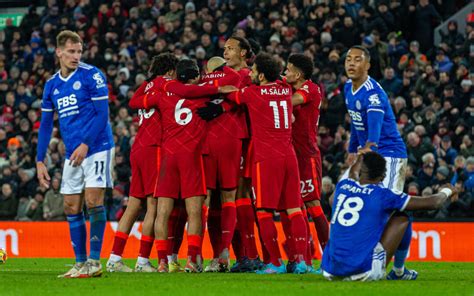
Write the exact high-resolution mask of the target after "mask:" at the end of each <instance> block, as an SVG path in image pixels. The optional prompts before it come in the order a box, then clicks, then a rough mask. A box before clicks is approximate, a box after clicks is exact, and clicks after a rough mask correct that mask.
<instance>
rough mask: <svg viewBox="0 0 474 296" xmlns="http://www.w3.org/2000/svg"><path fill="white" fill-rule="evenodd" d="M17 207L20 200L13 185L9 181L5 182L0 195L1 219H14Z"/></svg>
mask: <svg viewBox="0 0 474 296" xmlns="http://www.w3.org/2000/svg"><path fill="white" fill-rule="evenodd" d="M17 207H18V201H17V199H16V198H15V196H14V193H13V189H12V186H11V185H10V184H8V183H5V184H3V185H2V194H1V195H0V221H8V220H13V219H14V218H15V216H16V210H17Z"/></svg>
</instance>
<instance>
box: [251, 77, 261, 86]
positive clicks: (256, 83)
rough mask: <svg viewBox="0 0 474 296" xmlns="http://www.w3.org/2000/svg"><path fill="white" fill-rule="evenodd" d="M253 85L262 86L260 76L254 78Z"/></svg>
mask: <svg viewBox="0 0 474 296" xmlns="http://www.w3.org/2000/svg"><path fill="white" fill-rule="evenodd" d="M252 83H253V84H255V85H260V79H259V78H258V75H257V76H256V77H255V78H253V77H252Z"/></svg>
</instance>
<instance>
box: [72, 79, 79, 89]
mask: <svg viewBox="0 0 474 296" xmlns="http://www.w3.org/2000/svg"><path fill="white" fill-rule="evenodd" d="M72 88H73V89H74V90H79V89H80V88H81V82H80V81H76V82H74V84H73V85H72Z"/></svg>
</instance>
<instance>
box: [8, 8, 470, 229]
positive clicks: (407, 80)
mask: <svg viewBox="0 0 474 296" xmlns="http://www.w3.org/2000/svg"><path fill="white" fill-rule="evenodd" d="M432 2H433V3H431V4H430V3H429V1H428V0H419V1H415V0H412V1H410V0H406V1H403V0H390V1H388V0H378V1H377V0H376V1H368V0H345V1H344V0H340V1H322V0H319V1H309V0H304V1H276V0H268V1H219V0H209V1H195V3H193V2H191V1H190V2H185V1H164V0H161V1H159V0H157V1H148V0H138V1H118V0H117V1H97V0H66V1H59V0H58V1H55V0H49V1H47V3H44V5H45V6H46V8H45V9H44V10H43V12H42V13H41V14H39V13H38V12H37V8H36V7H30V9H29V11H28V13H27V14H26V15H25V17H24V18H23V20H22V22H21V24H20V26H19V27H15V26H13V24H12V21H11V20H7V23H6V27H5V29H4V30H3V31H0V107H1V115H0V168H1V170H0V176H1V179H0V184H1V193H0V220H18V221H31V220H32V221H38V220H47V221H59V220H65V215H64V212H63V205H62V196H61V194H59V184H60V180H61V171H62V170H61V167H62V165H63V161H64V157H65V148H64V144H63V143H62V141H61V137H60V134H59V131H58V129H57V128H55V130H54V132H53V138H52V140H51V142H50V144H49V150H48V154H47V165H48V169H49V170H50V173H51V175H52V176H53V182H52V188H51V189H50V190H48V191H46V190H45V189H44V188H41V187H39V185H38V182H37V179H36V172H35V157H36V144H37V141H38V134H37V132H38V129H39V120H40V116H41V112H40V102H41V96H42V91H43V86H44V84H45V82H46V80H47V79H48V78H49V77H50V76H51V75H52V74H54V73H55V72H56V71H57V62H56V60H55V36H56V35H57V33H58V32H59V31H61V30H64V29H69V30H74V31H77V32H78V33H79V35H80V36H81V37H82V38H83V39H84V40H85V42H86V44H85V48H84V54H83V61H84V62H86V63H90V64H92V65H95V66H97V67H98V68H100V69H101V70H102V71H103V73H105V74H106V76H107V79H108V87H109V93H110V98H109V102H110V111H111V122H112V125H113V131H114V137H115V143H116V159H115V161H116V164H115V180H116V184H115V186H114V188H113V190H112V191H111V192H108V196H107V201H106V204H107V215H108V219H109V220H112V221H115V220H119V219H120V217H121V215H122V214H123V211H124V208H125V207H126V205H127V195H128V186H129V179H130V164H129V153H130V148H131V144H132V143H133V139H134V136H135V134H136V131H137V127H138V118H137V116H136V114H135V113H134V112H132V111H131V110H130V109H129V108H128V101H129V99H130V98H131V97H132V95H133V93H134V90H135V89H136V88H137V87H138V86H139V85H140V84H141V83H142V82H143V81H144V80H145V79H146V78H147V73H146V70H147V69H148V66H149V62H150V60H151V58H152V57H153V56H155V55H157V54H159V53H162V52H167V51H170V52H172V53H174V54H175V55H176V56H178V57H179V58H184V57H189V58H193V59H196V60H197V61H198V64H199V65H200V67H205V65H206V61H207V59H209V58H210V57H212V56H216V55H219V56H222V54H223V46H224V43H225V40H226V39H227V38H228V37H230V36H231V35H233V34H235V35H238V36H241V37H246V38H249V39H253V40H254V41H255V42H254V43H255V44H258V45H260V47H261V50H264V51H267V52H269V53H272V54H273V55H274V56H275V57H277V58H278V59H280V60H281V62H282V64H284V63H285V61H286V60H287V57H288V56H289V55H290V54H291V53H305V54H307V55H310V56H311V57H313V58H314V61H315V66H316V68H315V69H316V70H315V72H314V73H313V78H312V79H313V80H314V81H315V82H317V83H318V84H319V85H320V86H321V88H322V90H323V91H324V94H325V100H324V102H323V104H322V107H321V119H320V122H319V124H320V126H319V141H320V142H319V144H320V149H321V152H322V157H323V176H325V177H324V178H323V186H322V193H323V197H322V202H323V206H324V210H325V213H326V215H329V214H330V208H329V206H328V203H327V197H328V196H330V194H331V193H332V191H333V190H334V186H335V185H334V184H335V183H336V182H337V178H338V176H339V175H340V173H341V171H342V170H344V169H345V168H346V166H345V163H344V162H345V159H346V157H347V146H348V139H349V131H350V128H349V123H350V118H349V117H348V115H347V112H345V108H346V107H345V102H344V93H343V85H344V83H345V82H346V81H347V77H346V75H345V73H344V68H343V65H344V54H345V52H346V50H347V48H349V47H350V46H352V45H354V44H362V45H363V46H364V47H366V48H367V49H368V50H369V51H370V53H371V58H372V60H371V68H370V75H371V76H372V77H373V78H375V79H377V80H378V81H379V82H380V84H381V85H382V87H383V88H384V89H385V91H386V92H387V93H388V94H389V96H390V100H391V102H392V106H393V110H394V113H395V115H396V117H397V123H398V128H399V131H400V133H401V134H402V137H403V138H404V140H405V141H406V143H407V147H408V148H407V149H408V155H409V159H408V161H409V166H408V169H407V172H406V176H407V181H406V188H405V191H406V192H408V193H409V194H414V195H429V194H431V193H432V192H433V191H436V189H437V188H438V187H439V186H440V184H443V183H446V181H447V180H448V181H449V180H450V182H451V183H452V184H453V185H455V186H456V187H457V189H458V190H459V191H460V192H461V195H460V198H459V200H458V201H457V202H455V203H452V204H450V205H449V206H446V207H444V208H442V209H441V210H437V211H434V212H429V213H428V214H426V213H425V214H423V215H424V216H423V218H438V219H444V218H452V217H460V218H462V217H473V216H474V145H473V130H474V129H473V127H474V95H473V91H472V90H473V89H474V87H473V86H472V84H473V83H474V68H473V66H472V65H474V63H473V61H474V17H468V19H467V20H466V29H465V32H458V29H457V27H458V24H457V23H456V22H454V21H452V22H450V23H449V25H448V30H447V31H445V32H443V34H442V41H441V43H440V44H439V45H438V46H436V47H435V46H434V41H433V29H434V28H435V26H436V25H437V24H439V23H440V22H441V21H443V20H444V19H447V18H448V17H449V16H451V15H452V14H453V13H455V12H456V11H457V10H458V9H459V8H460V7H462V6H463V5H465V4H466V3H467V2H468V1H432ZM369 3H370V4H369ZM415 215H416V214H415Z"/></svg>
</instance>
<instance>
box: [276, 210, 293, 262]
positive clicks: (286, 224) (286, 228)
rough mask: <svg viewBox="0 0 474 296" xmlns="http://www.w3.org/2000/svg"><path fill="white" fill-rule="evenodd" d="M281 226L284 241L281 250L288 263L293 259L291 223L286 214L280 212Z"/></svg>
mask: <svg viewBox="0 0 474 296" xmlns="http://www.w3.org/2000/svg"><path fill="white" fill-rule="evenodd" d="M280 220H281V226H282V227H283V232H284V233H285V237H286V241H285V243H284V244H283V249H284V250H285V252H286V256H288V261H294V260H295V259H294V258H295V241H294V240H293V237H292V235H291V221H290V219H289V218H288V214H287V213H286V212H280Z"/></svg>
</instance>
